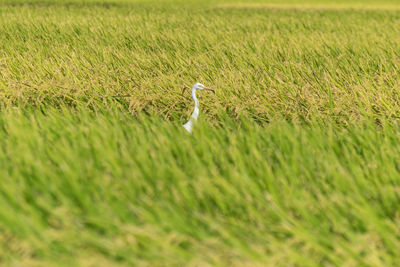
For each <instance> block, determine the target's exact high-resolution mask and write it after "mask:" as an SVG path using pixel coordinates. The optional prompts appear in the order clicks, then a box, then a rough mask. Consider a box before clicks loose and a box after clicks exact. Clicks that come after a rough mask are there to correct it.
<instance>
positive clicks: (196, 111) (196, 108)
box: [183, 83, 215, 133]
mask: <svg viewBox="0 0 400 267" xmlns="http://www.w3.org/2000/svg"><path fill="white" fill-rule="evenodd" d="M196 90H208V91H212V92H214V93H215V90H214V89H211V88H207V87H205V86H204V85H202V84H201V83H196V84H195V85H193V87H192V98H193V101H194V110H193V113H192V115H191V116H190V119H189V121H188V122H187V123H185V124H184V125H183V127H184V128H185V129H186V131H188V132H189V133H191V132H192V130H193V125H194V122H195V121H197V118H198V117H199V112H200V110H199V100H197V97H196Z"/></svg>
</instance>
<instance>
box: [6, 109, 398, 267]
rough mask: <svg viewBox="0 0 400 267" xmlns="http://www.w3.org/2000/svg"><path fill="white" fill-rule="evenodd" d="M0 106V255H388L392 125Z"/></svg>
mask: <svg viewBox="0 0 400 267" xmlns="http://www.w3.org/2000/svg"><path fill="white" fill-rule="evenodd" d="M45 113H46V114H43V113H41V112H38V111H32V112H27V113H21V112H11V111H9V112H3V113H2V114H1V115H0V147H1V150H2V151H1V153H0V176H1V177H2V182H1V185H0V187H1V188H0V218H1V219H0V229H1V234H0V236H1V239H2V240H3V241H1V244H2V247H1V252H0V255H1V256H0V259H1V261H2V262H4V263H14V264H18V263H24V264H27V265H29V264H33V265H34V264H38V265H43V264H46V265H51V263H53V264H54V265H57V266H59V265H60V264H62V263H65V265H71V264H72V265H74V266H76V265H83V266H91V265H90V264H93V265H92V266H112V264H118V265H119V264H128V265H131V264H132V265H141V264H143V265H153V266H154V265H163V266H165V265H182V264H189V265H190V264H192V265H196V264H200V265H202V264H205V263H211V264H213V265H236V266H239V265H240V266H242V265H244V264H247V265H251V266H254V265H256V264H260V265H261V264H262V265H264V264H271V265H279V264H282V263H283V262H284V263H285V265H303V266H304V265H315V264H317V263H319V264H323V265H326V264H333V265H346V264H348V265H362V264H366V265H385V266H387V265H395V263H396V261H397V259H398V257H399V256H400V255H399V250H398V247H399V246H400V236H399V231H398V224H399V223H400V221H399V213H398V210H399V208H400V206H399V203H400V202H399V197H400V189H399V188H400V187H399V186H400V180H399V173H398V172H399V167H400V156H399V155H400V138H399V133H400V131H399V129H398V126H394V125H390V124H386V123H383V124H382V126H381V127H377V126H375V124H368V123H365V124H364V125H362V126H360V125H358V126H356V127H352V126H350V127H347V128H340V127H337V126H332V125H331V126H329V125H325V127H321V124H320V123H317V124H315V125H309V126H295V125H293V124H289V123H287V122H283V121H274V122H272V123H271V124H269V125H268V126H265V127H260V126H257V125H254V124H251V123H249V122H248V121H247V120H245V121H242V122H241V123H240V124H237V123H236V122H235V123H233V122H229V121H226V122H224V123H222V124H221V126H218V127H211V126H209V125H207V124H205V123H204V122H200V124H199V125H198V128H197V129H196V131H195V134H194V135H193V136H190V135H188V134H186V132H185V131H184V129H183V128H182V127H181V126H180V125H176V124H171V123H170V122H166V121H164V120H161V119H159V118H149V117H144V118H139V119H132V117H131V116H130V115H124V114H122V113H114V114H108V115H104V114H94V113H92V112H86V111H79V112H76V113H72V112H70V111H65V112H59V111H55V110H48V111H47V112H45Z"/></svg>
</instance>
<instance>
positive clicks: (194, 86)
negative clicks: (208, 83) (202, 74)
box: [192, 83, 215, 93]
mask: <svg viewBox="0 0 400 267" xmlns="http://www.w3.org/2000/svg"><path fill="white" fill-rule="evenodd" d="M192 90H207V91H212V92H214V93H215V90H214V89H211V88H207V87H205V86H204V85H203V84H201V83H196V84H195V85H193V87H192Z"/></svg>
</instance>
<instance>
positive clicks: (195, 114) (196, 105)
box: [191, 89, 199, 120]
mask: <svg viewBox="0 0 400 267" xmlns="http://www.w3.org/2000/svg"><path fill="white" fill-rule="evenodd" d="M192 98H193V101H194V110H193V113H192V116H191V117H192V118H193V119H194V120H197V118H198V117H199V100H197V97H196V89H193V90H192Z"/></svg>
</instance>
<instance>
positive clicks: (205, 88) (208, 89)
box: [203, 87, 215, 94]
mask: <svg viewBox="0 0 400 267" xmlns="http://www.w3.org/2000/svg"><path fill="white" fill-rule="evenodd" d="M203 89H204V90H207V91H211V92H213V93H214V94H215V90H214V89H211V88H207V87H203Z"/></svg>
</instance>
